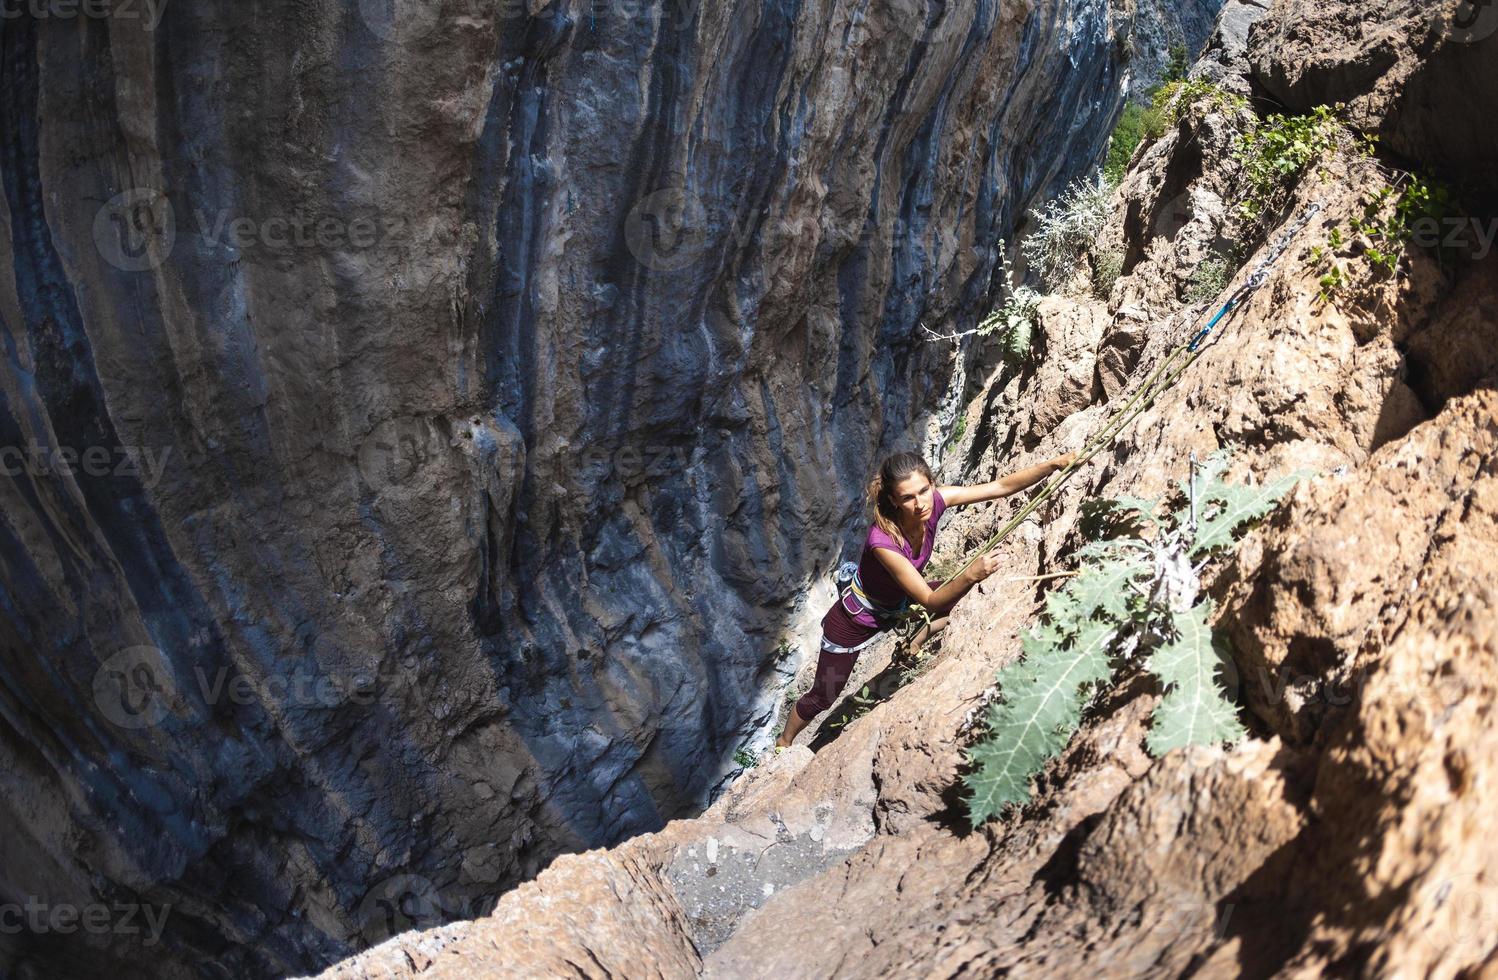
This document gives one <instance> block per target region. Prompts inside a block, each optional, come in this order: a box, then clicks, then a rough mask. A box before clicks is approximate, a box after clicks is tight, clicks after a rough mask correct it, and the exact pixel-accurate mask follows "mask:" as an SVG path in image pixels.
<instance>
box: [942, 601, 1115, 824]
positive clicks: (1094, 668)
mask: <svg viewBox="0 0 1498 980" xmlns="http://www.w3.org/2000/svg"><path fill="white" fill-rule="evenodd" d="M1115 632H1116V630H1115V628H1114V627H1113V626H1112V625H1110V624H1108V623H1097V622H1092V623H1088V624H1086V625H1084V626H1083V627H1082V628H1081V629H1080V630H1079V632H1078V634H1077V637H1076V639H1075V640H1073V641H1072V642H1070V643H1067V644H1065V645H1058V644H1054V643H1050V642H1048V641H1047V640H1045V639H1038V638H1036V637H1035V635H1034V634H1031V635H1028V636H1026V638H1025V641H1024V644H1023V649H1024V653H1023V656H1022V657H1021V659H1019V660H1017V661H1015V662H1014V663H1012V664H1009V665H1008V666H1007V667H1005V668H1003V669H1002V670H1000V671H999V680H998V683H999V692H1000V696H1001V700H1000V701H999V702H998V703H996V704H994V705H992V706H991V707H990V708H989V709H988V718H987V721H988V727H989V730H990V733H989V736H988V737H987V738H986V739H985V740H984V741H982V742H980V743H979V744H978V745H976V746H975V747H974V748H973V750H972V761H973V762H974V763H976V765H977V768H976V769H975V770H974V771H973V772H972V773H970V774H968V775H967V776H966V777H965V778H964V780H963V781H964V782H965V783H966V784H967V787H968V789H969V790H970V791H971V793H972V795H971V797H970V798H969V800H968V815H969V817H970V818H971V819H972V822H973V826H974V827H976V826H978V825H979V824H981V823H983V821H985V820H987V819H988V818H989V817H992V816H994V815H996V814H998V813H999V812H1000V811H1002V810H1003V809H1004V807H1006V806H1009V805H1010V804H1013V803H1022V802H1024V801H1025V800H1027V799H1029V797H1030V780H1031V779H1032V778H1033V777H1034V775H1035V774H1036V773H1038V772H1039V771H1040V770H1041V769H1042V768H1044V766H1045V764H1046V762H1047V761H1048V760H1050V759H1052V758H1054V757H1055V756H1057V755H1059V754H1060V753H1061V750H1062V749H1064V748H1065V747H1066V743H1067V742H1068V741H1069V740H1070V739H1071V734H1072V732H1074V731H1075V730H1076V728H1077V726H1078V725H1079V724H1081V720H1082V709H1083V707H1084V706H1085V704H1086V694H1087V692H1088V691H1090V690H1091V689H1092V687H1093V686H1094V685H1097V684H1101V683H1103V682H1104V681H1107V680H1108V679H1109V677H1110V676H1111V671H1110V669H1109V663H1108V647H1109V645H1110V643H1111V642H1112V640H1113V636H1114V634H1115Z"/></svg>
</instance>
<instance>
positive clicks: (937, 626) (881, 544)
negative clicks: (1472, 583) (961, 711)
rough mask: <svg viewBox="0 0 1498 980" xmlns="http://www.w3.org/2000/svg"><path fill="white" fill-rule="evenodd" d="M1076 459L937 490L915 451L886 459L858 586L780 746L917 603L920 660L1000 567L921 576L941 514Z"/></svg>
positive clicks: (826, 620)
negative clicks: (921, 620) (946, 578)
mask: <svg viewBox="0 0 1498 980" xmlns="http://www.w3.org/2000/svg"><path fill="white" fill-rule="evenodd" d="M1073 456H1074V454H1073V453H1067V454H1066V455H1064V456H1058V457H1056V458H1055V459H1052V460H1048V461H1047V462H1044V463H1041V464H1039V465H1037V466H1031V467H1029V468H1028V469H1023V470H1020V471H1019V472H1017V473H1011V474H1010V475H1009V476H1006V477H1002V478H1001V479H998V480H994V481H992V482H991V483H981V484H978V485H977V486H971V487H938V486H936V481H935V479H934V478H933V477H932V476H931V467H929V466H927V465H926V461H925V460H924V459H922V458H921V457H920V456H918V455H917V454H915V453H895V454H894V455H893V456H890V457H889V458H888V459H886V460H885V461H884V462H883V463H882V464H881V465H880V467H879V472H878V474H877V475H875V477H874V479H873V480H872V481H870V483H869V490H868V498H869V503H870V504H872V505H873V508H874V523H873V526H871V527H870V528H869V534H868V538H867V539H866V540H865V542H864V546H863V554H862V556H861V557H860V559H859V562H858V566H857V571H856V572H854V573H853V581H852V582H851V583H849V585H848V586H847V587H846V588H844V589H843V591H842V594H841V595H840V596H839V597H838V600H837V601H836V602H834V603H833V604H832V608H831V609H829V610H828V611H827V615H825V616H823V617H822V650H821V653H820V654H819V656H818V657H817V677H816V680H815V681H814V682H813V683H812V685H811V690H810V691H807V692H806V694H804V695H803V696H802V697H801V700H799V701H797V702H796V704H795V707H793V708H792V709H791V712H790V714H789V715H788V716H787V718H786V722H785V731H784V732H782V733H781V735H780V740H779V741H778V742H776V743H775V744H776V745H777V746H778V747H780V748H785V747H787V746H789V745H790V744H791V742H793V741H794V740H795V738H796V735H797V734H798V733H799V732H800V731H801V729H803V728H805V727H806V726H807V724H808V723H810V722H811V720H812V719H813V718H815V717H816V716H817V715H819V714H821V713H822V712H823V711H826V710H827V709H828V708H829V707H831V706H832V702H833V700H834V699H835V698H836V697H837V696H838V693H839V692H840V691H842V689H843V685H844V684H847V683H848V676H849V675H850V674H852V673H853V664H854V663H855V662H856V661H857V660H858V651H860V650H862V649H863V648H864V647H866V646H868V645H869V644H870V643H872V642H874V640H875V639H876V638H877V637H878V636H879V634H880V633H881V632H883V631H884V630H886V629H889V628H890V627H892V626H893V625H894V624H895V621H896V620H897V619H898V618H899V617H900V615H901V614H902V613H904V611H905V609H906V608H907V607H908V606H909V605H910V604H911V603H912V602H918V603H920V604H921V605H923V606H925V607H926V609H927V610H929V612H930V614H931V622H930V623H929V624H927V625H925V626H922V627H921V628H920V630H919V631H917V633H916V634H915V636H913V637H912V638H911V642H910V654H911V655H914V653H915V652H916V651H917V650H919V649H920V648H921V645H922V644H924V643H925V642H926V641H927V640H929V639H930V638H931V637H932V636H933V635H935V634H936V633H939V632H941V630H942V629H943V628H944V627H945V626H946V625H947V618H948V614H949V613H950V612H951V611H952V607H953V606H955V605H956V604H957V600H958V599H961V598H962V597H963V596H964V595H966V594H967V591H968V590H969V589H971V588H972V587H973V586H974V585H977V584H978V583H979V582H981V581H983V580H984V579H986V578H988V576H990V575H992V574H993V572H994V569H996V568H998V565H999V560H998V559H997V558H995V557H994V556H993V555H984V556H982V557H981V558H979V559H978V560H977V561H975V562H973V563H972V564H971V565H969V566H968V567H967V569H966V570H965V571H964V572H963V573H962V574H961V575H959V576H957V577H956V578H954V579H953V580H952V581H950V582H948V583H947V584H946V585H941V583H940V582H939V581H930V582H928V581H927V580H926V579H925V578H924V577H922V575H921V569H923V568H925V567H926V563H927V562H928V561H930V560H931V549H932V545H933V543H934V541H935V538H936V524H937V522H938V521H940V520H941V515H942V512H943V511H945V510H946V509H947V508H948V507H961V506H962V505H963V504H977V503H982V502H983V501H985V500H996V499H998V498H999V497H1007V496H1009V495H1010V494H1012V493H1019V492H1020V491H1021V490H1024V489H1026V488H1027V487H1031V486H1034V485H1035V484H1036V483H1039V482H1040V481H1041V480H1044V479H1045V478H1046V477H1048V476H1050V475H1051V474H1052V473H1055V472H1056V471H1057V470H1060V469H1063V468H1065V467H1066V466H1067V465H1068V464H1070V463H1071V461H1072V458H1073ZM937 586H940V588H938V587H937Z"/></svg>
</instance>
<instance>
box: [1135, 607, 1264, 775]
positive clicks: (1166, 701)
mask: <svg viewBox="0 0 1498 980" xmlns="http://www.w3.org/2000/svg"><path fill="white" fill-rule="evenodd" d="M1211 616H1212V600H1211V599H1207V600H1205V601H1203V602H1201V603H1199V604H1197V605H1195V606H1192V607H1191V609H1190V610H1188V611H1187V612H1184V613H1182V614H1180V615H1178V616H1176V617H1175V634H1176V635H1175V637H1174V639H1171V640H1169V641H1168V642H1166V643H1164V644H1161V645H1160V646H1159V647H1157V648H1156V649H1155V652H1154V653H1153V654H1151V655H1150V658H1149V671H1150V673H1152V674H1154V675H1155V676H1156V677H1158V678H1159V679H1160V684H1161V685H1162V686H1163V687H1164V689H1165V695H1164V696H1163V697H1162V698H1161V699H1160V703H1159V704H1158V705H1156V706H1155V713H1154V717H1153V719H1152V724H1151V725H1150V733H1149V738H1148V739H1147V742H1148V745H1149V750H1150V752H1152V753H1153V754H1155V755H1157V756H1161V755H1164V754H1165V753H1167V752H1169V751H1170V750H1171V749H1178V748H1181V747H1182V746H1185V745H1216V744H1218V743H1220V742H1236V741H1237V740H1238V739H1240V738H1242V737H1243V734H1244V731H1243V725H1242V724H1240V723H1239V721H1238V712H1237V709H1235V708H1234V707H1233V705H1232V703H1231V702H1230V701H1228V700H1227V699H1226V698H1225V697H1223V689H1222V684H1221V682H1220V681H1219V677H1221V676H1222V675H1225V674H1230V673H1231V672H1232V659H1231V657H1230V656H1229V655H1228V651H1227V647H1226V646H1225V645H1224V644H1223V643H1222V641H1220V640H1218V639H1217V637H1215V636H1214V635H1213V634H1212V627H1211V625H1210V624H1209V623H1208V620H1209V619H1211Z"/></svg>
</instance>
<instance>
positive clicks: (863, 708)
mask: <svg viewBox="0 0 1498 980" xmlns="http://www.w3.org/2000/svg"><path fill="white" fill-rule="evenodd" d="M852 700H853V703H852V704H851V705H850V706H849V710H848V713H847V715H845V716H844V717H842V718H837V719H833V720H829V721H828V722H827V723H826V725H825V726H824V727H826V728H844V727H846V726H848V725H851V724H853V723H854V722H855V721H857V720H858V719H860V718H862V717H863V716H864V715H866V714H868V713H869V712H870V711H871V710H872V709H873V707H874V705H876V704H878V703H879V699H878V698H876V697H875V696H874V695H873V694H870V693H869V686H868V685H867V684H865V685H864V686H863V687H862V688H861V689H860V690H859V692H858V693H857V694H855V695H853V699H852Z"/></svg>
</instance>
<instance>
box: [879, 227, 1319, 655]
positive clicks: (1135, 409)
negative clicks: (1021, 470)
mask: <svg viewBox="0 0 1498 980" xmlns="http://www.w3.org/2000/svg"><path fill="white" fill-rule="evenodd" d="M1321 210H1322V205H1321V204H1320V203H1319V202H1318V203H1316V204H1312V205H1311V206H1310V207H1308V208H1306V210H1305V212H1304V213H1303V214H1302V215H1301V216H1300V217H1299V218H1298V219H1296V221H1295V223H1294V224H1292V225H1291V226H1290V227H1289V228H1288V229H1286V230H1285V232H1284V234H1282V235H1281V236H1280V237H1279V239H1278V240H1277V241H1276V242H1275V243H1274V245H1273V246H1272V247H1271V248H1270V249H1269V251H1268V253H1266V254H1265V256H1264V259H1263V261H1261V262H1260V263H1259V265H1258V267H1257V268H1255V269H1254V271H1253V273H1252V274H1250V275H1249V277H1248V279H1247V280H1245V281H1244V283H1243V285H1242V286H1240V287H1238V289H1237V290H1235V291H1234V292H1233V294H1232V295H1231V296H1229V297H1228V299H1227V302H1225V303H1223V304H1222V308H1221V309H1219V310H1218V311H1217V313H1216V315H1215V316H1213V317H1212V319H1210V320H1208V321H1207V323H1206V325H1205V326H1204V327H1202V328H1201V329H1200V330H1198V331H1197V332H1196V333H1195V334H1194V335H1193V336H1192V337H1191V339H1190V340H1188V341H1186V342H1185V343H1183V344H1180V345H1178V346H1177V347H1176V348H1174V349H1173V350H1172V351H1171V352H1170V354H1169V355H1168V356H1167V357H1166V358H1165V360H1164V361H1163V362H1162V363H1161V364H1160V366H1159V367H1157V368H1156V369H1155V370H1154V373H1152V374H1151V375H1150V376H1149V378H1148V379H1147V380H1146V381H1145V382H1144V384H1143V385H1142V386H1141V387H1140V388H1139V390H1138V391H1136V392H1135V393H1134V396H1133V397H1132V398H1130V399H1129V400H1128V401H1127V402H1125V403H1124V406H1123V407H1122V408H1121V409H1119V410H1118V411H1117V412H1115V413H1113V415H1112V416H1111V417H1110V418H1109V419H1108V420H1107V421H1106V422H1104V423H1103V425H1102V428H1101V429H1099V430H1098V431H1097V433H1096V434H1095V435H1093V437H1092V438H1090V439H1088V440H1087V442H1086V444H1084V445H1083V447H1082V449H1081V450H1080V451H1079V452H1078V453H1077V456H1076V458H1075V459H1073V460H1072V461H1071V463H1069V464H1068V465H1067V466H1066V467H1064V468H1063V469H1061V470H1060V471H1059V472H1058V473H1057V474H1056V475H1055V477H1054V478H1052V480H1051V482H1050V483H1048V484H1046V486H1045V487H1044V488H1043V489H1042V490H1041V491H1040V492H1039V493H1038V494H1036V495H1035V496H1034V497H1032V498H1030V500H1029V501H1028V502H1026V504H1025V505H1024V506H1023V507H1021V508H1020V509H1019V511H1018V512H1017V513H1016V514H1015V515H1014V516H1013V517H1011V518H1009V520H1007V521H1005V522H1004V524H1003V526H1002V527H1000V528H999V530H998V531H997V532H995V533H994V534H993V536H992V537H990V538H989V539H988V540H987V541H984V542H983V543H982V544H981V545H979V546H978V547H977V548H974V549H972V550H971V551H969V552H968V554H967V560H966V561H965V562H964V563H963V565H962V566H961V567H959V568H958V569H957V570H956V571H955V572H953V573H952V574H951V575H948V576H947V577H946V578H945V579H943V580H942V581H941V584H940V585H938V586H937V588H938V589H939V588H941V587H942V586H943V585H947V584H948V583H950V582H951V581H952V580H953V579H955V578H957V576H959V575H961V574H962V573H963V572H965V571H967V570H968V569H969V568H970V567H972V565H973V563H974V562H976V561H977V560H978V558H979V557H980V556H982V555H984V554H986V553H987V552H989V551H991V550H993V548H994V547H995V546H997V545H998V544H999V542H1001V541H1003V540H1004V539H1005V538H1007V537H1008V536H1009V535H1010V534H1012V533H1013V532H1014V529H1015V528H1017V527H1019V526H1020V525H1021V524H1023V523H1024V522H1025V519H1026V518H1028V517H1029V516H1030V515H1031V514H1033V513H1034V512H1035V510H1036V509H1037V508H1038V507H1040V505H1041V504H1043V503H1045V502H1046V501H1047V500H1049V499H1051V497H1053V496H1055V495H1056V492H1057V491H1058V490H1060V489H1061V485H1062V484H1064V483H1065V482H1066V481H1067V480H1069V479H1070V478H1071V475H1072V474H1073V473H1075V472H1076V471H1077V470H1078V469H1080V468H1081V467H1082V466H1084V465H1086V464H1087V462H1088V461H1089V460H1091V459H1092V457H1093V456H1096V455H1097V454H1098V453H1099V452H1101V451H1102V450H1103V448H1104V447H1106V446H1107V445H1109V444H1110V443H1112V441H1113V440H1114V439H1116V438H1117V437H1118V436H1119V435H1120V434H1121V433H1122V432H1123V430H1124V429H1126V428H1127V427H1128V426H1129V424H1130V423H1132V422H1133V421H1134V420H1135V419H1136V418H1138V417H1139V416H1140V415H1142V414H1143V413H1144V411H1145V410H1146V409H1148V408H1149V407H1150V406H1151V405H1153V404H1154V403H1155V400H1156V399H1157V398H1159V397H1160V395H1161V394H1162V393H1163V392H1165V390H1166V389H1168V388H1170V387H1171V385H1173V384H1175V383H1176V381H1177V380H1178V379H1179V378H1180V376H1181V374H1182V373H1184V372H1185V370H1186V369H1187V368H1189V367H1190V366H1191V365H1192V364H1194V363H1196V359H1197V358H1198V357H1200V356H1201V354H1202V350H1201V345H1202V344H1203V343H1204V342H1205V341H1206V339H1207V337H1209V336H1210V335H1211V333H1212V331H1213V330H1214V329H1215V328H1216V327H1217V325H1218V324H1219V323H1221V322H1222V321H1223V319H1224V318H1225V317H1226V316H1227V315H1228V314H1229V313H1230V312H1232V311H1233V310H1234V309H1236V308H1237V307H1238V306H1240V305H1242V303H1243V301H1244V300H1246V299H1247V298H1248V297H1249V296H1250V295H1251V294H1252V293H1253V292H1254V291H1255V290H1257V289H1258V288H1259V287H1260V286H1262V285H1263V284H1264V282H1265V280H1267V279H1268V278H1269V270H1270V269H1272V268H1273V267H1274V265H1275V264H1276V263H1277V262H1279V260H1280V259H1281V258H1282V257H1283V256H1284V254H1285V250H1286V249H1288V248H1289V247H1290V242H1291V241H1292V240H1293V239H1294V238H1295V236H1296V235H1298V234H1300V232H1301V230H1302V229H1303V228H1305V226H1306V225H1307V224H1309V223H1310V221H1311V219H1312V218H1314V217H1315V216H1316V215H1317V214H1319V213H1320V212H1321ZM1182 355H1185V359H1184V360H1180V363H1179V364H1177V363H1176V362H1177V360H1178V359H1180V358H1181V357H1182ZM911 608H912V611H913V612H914V613H915V616H914V617H913V619H914V620H915V622H914V623H913V624H912V626H911V629H910V631H909V632H907V633H906V634H905V635H904V637H903V638H902V639H901V645H902V646H903V645H906V644H908V643H909V641H910V639H911V638H912V637H914V636H915V634H916V632H917V631H918V630H920V628H921V627H922V626H924V625H926V624H928V623H930V622H931V616H930V613H929V611H928V610H927V609H926V607H924V606H921V605H912V607H911Z"/></svg>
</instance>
